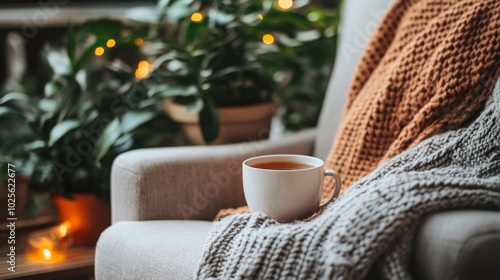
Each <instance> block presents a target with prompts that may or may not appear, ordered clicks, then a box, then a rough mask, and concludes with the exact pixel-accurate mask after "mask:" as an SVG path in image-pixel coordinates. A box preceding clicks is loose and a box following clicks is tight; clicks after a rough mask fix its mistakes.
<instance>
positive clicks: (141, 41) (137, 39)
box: [134, 38, 144, 46]
mask: <svg viewBox="0 0 500 280" xmlns="http://www.w3.org/2000/svg"><path fill="white" fill-rule="evenodd" d="M134 43H135V44H136V45H138V46H142V44H144V39H142V38H136V39H135V41H134Z"/></svg>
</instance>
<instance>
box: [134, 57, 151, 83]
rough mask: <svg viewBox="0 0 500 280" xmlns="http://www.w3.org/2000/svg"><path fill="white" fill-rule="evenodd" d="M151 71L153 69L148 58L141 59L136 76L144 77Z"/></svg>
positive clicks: (138, 77)
mask: <svg viewBox="0 0 500 280" xmlns="http://www.w3.org/2000/svg"><path fill="white" fill-rule="evenodd" d="M149 71H151V63H149V62H148V61H146V60H141V61H139V64H138V65H137V69H136V70H135V77H136V78H137V79H144V78H146V77H147V76H148V75H149Z"/></svg>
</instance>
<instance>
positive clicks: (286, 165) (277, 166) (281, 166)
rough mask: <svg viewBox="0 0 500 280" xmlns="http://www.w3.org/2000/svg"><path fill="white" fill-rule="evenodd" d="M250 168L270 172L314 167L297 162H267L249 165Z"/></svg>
mask: <svg viewBox="0 0 500 280" xmlns="http://www.w3.org/2000/svg"><path fill="white" fill-rule="evenodd" d="M250 166H251V167H254V168H260V169H272V170H295V169H307V168H312V167H314V166H313V165H310V164H307V163H302V162H298V161H267V162H260V163H255V164H250Z"/></svg>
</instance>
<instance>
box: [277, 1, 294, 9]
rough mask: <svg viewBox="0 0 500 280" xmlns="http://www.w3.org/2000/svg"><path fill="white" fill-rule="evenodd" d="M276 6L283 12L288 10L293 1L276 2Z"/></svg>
mask: <svg viewBox="0 0 500 280" xmlns="http://www.w3.org/2000/svg"><path fill="white" fill-rule="evenodd" d="M278 6H279V7H280V8H282V9H284V10H288V9H290V8H291V7H292V6H293V0H278Z"/></svg>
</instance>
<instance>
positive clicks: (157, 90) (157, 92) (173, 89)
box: [148, 84, 198, 97]
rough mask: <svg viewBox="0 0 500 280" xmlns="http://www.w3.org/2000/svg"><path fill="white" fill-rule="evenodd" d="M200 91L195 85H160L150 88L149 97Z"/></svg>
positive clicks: (193, 93)
mask: <svg viewBox="0 0 500 280" xmlns="http://www.w3.org/2000/svg"><path fill="white" fill-rule="evenodd" d="M197 92H198V91H197V90H196V87H195V86H187V87H186V86H170V85H166V84H163V85H159V86H155V87H152V88H150V89H149V90H148V96H149V97H172V96H191V95H195V94H196V93H197Z"/></svg>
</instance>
